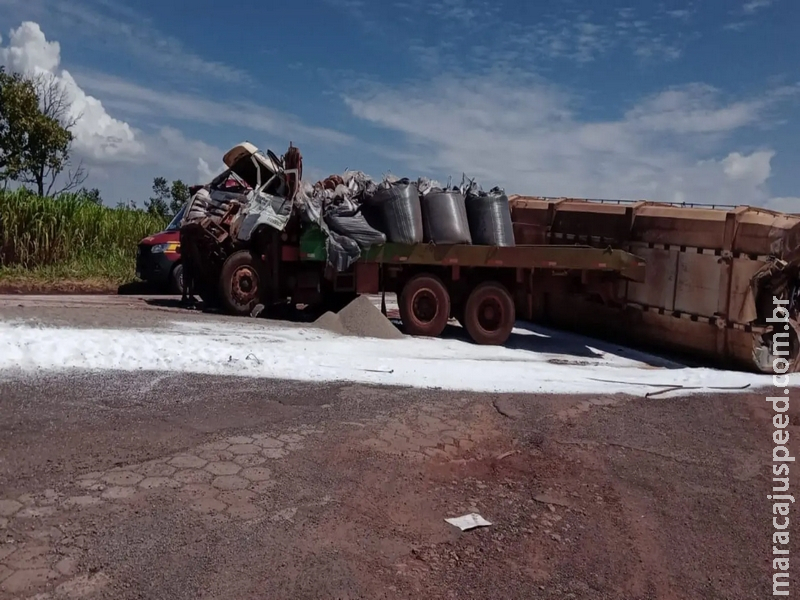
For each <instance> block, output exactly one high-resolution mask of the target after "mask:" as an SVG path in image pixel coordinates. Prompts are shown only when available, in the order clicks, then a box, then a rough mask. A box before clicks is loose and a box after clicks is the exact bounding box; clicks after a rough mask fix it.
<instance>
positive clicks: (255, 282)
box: [219, 250, 261, 316]
mask: <svg viewBox="0 0 800 600" xmlns="http://www.w3.org/2000/svg"><path fill="white" fill-rule="evenodd" d="M219 279H220V288H221V289H220V291H221V292H222V293H221V296H222V304H223V306H224V308H225V309H226V310H227V311H228V312H230V313H233V314H235V315H240V316H247V315H249V314H250V313H251V312H252V310H253V308H254V307H255V305H256V304H258V301H259V300H260V297H261V286H260V283H261V282H260V278H259V275H258V267H257V266H256V261H255V259H254V258H253V256H252V254H250V252H249V251H247V250H240V251H238V252H234V253H233V254H231V255H230V256H229V257H228V258H227V259H226V260H225V263H224V264H223V265H222V272H221V273H220V277H219Z"/></svg>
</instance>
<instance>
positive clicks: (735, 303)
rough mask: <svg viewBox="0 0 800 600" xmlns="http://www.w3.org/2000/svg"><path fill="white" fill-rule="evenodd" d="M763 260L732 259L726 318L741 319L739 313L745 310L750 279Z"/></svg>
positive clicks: (761, 265)
mask: <svg viewBox="0 0 800 600" xmlns="http://www.w3.org/2000/svg"><path fill="white" fill-rule="evenodd" d="M764 264H765V263H764V262H762V261H756V260H748V259H741V258H738V259H733V260H732V273H731V288H730V290H731V291H730V303H729V305H728V306H729V308H728V313H729V314H728V315H726V318H728V319H729V320H731V321H742V317H741V315H742V314H743V312H744V311H745V308H746V307H745V302H746V300H747V298H748V294H749V292H750V281H751V279H752V278H753V275H755V274H756V273H757V272H758V270H759V269H761V267H763V266H764Z"/></svg>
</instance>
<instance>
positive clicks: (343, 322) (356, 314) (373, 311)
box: [314, 296, 404, 340]
mask: <svg viewBox="0 0 800 600" xmlns="http://www.w3.org/2000/svg"><path fill="white" fill-rule="evenodd" d="M314 325H315V326H316V327H320V328H322V329H327V330H328V331H332V332H333V333H338V334H340V335H352V336H358V337H371V338H378V339H381V340H397V339H401V338H403V337H404V336H403V334H402V333H401V332H400V330H399V329H397V327H395V326H394V325H393V324H392V322H391V321H389V319H387V318H386V317H384V316H383V313H382V312H381V311H380V309H379V308H378V307H377V306H375V305H374V304H373V303H372V300H370V299H369V297H368V296H359V297H358V298H356V299H355V300H353V301H352V302H351V303H350V304H348V305H347V306H346V307H344V308H343V309H342V310H340V311H339V313H338V314H333V313H332V312H327V313H325V314H324V315H322V316H321V317H320V318H319V319H317V320H316V321H314Z"/></svg>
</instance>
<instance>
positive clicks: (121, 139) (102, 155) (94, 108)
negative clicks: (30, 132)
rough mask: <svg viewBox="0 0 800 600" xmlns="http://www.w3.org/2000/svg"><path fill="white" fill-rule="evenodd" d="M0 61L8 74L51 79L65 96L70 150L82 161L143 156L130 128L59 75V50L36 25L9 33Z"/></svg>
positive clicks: (62, 73)
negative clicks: (71, 136)
mask: <svg viewBox="0 0 800 600" xmlns="http://www.w3.org/2000/svg"><path fill="white" fill-rule="evenodd" d="M0 61H1V62H2V64H3V65H5V66H6V67H7V68H8V69H9V70H12V71H17V72H21V73H24V74H26V75H46V76H52V77H53V78H54V82H55V83H56V84H57V85H59V86H60V87H61V88H62V89H63V90H64V91H65V92H66V94H67V99H68V101H69V109H68V116H69V117H71V118H73V119H76V122H75V126H74V128H73V129H72V132H73V134H74V136H75V140H74V145H73V148H74V150H75V151H76V153H77V154H79V155H80V156H82V157H85V158H88V159H91V160H95V161H100V162H102V161H106V160H120V159H122V160H129V159H133V158H136V157H139V156H141V155H142V154H144V152H145V148H144V145H143V144H142V143H141V142H140V141H139V140H138V139H137V138H136V134H135V132H134V130H133V128H132V127H131V126H130V125H128V124H127V123H125V122H123V121H119V120H117V119H114V118H113V117H111V116H110V115H109V114H108V113H107V112H106V110H105V108H104V107H103V105H102V103H101V102H100V101H99V100H98V99H97V98H94V97H92V96H89V95H88V94H86V93H85V92H84V91H83V90H82V89H81V88H80V87H79V86H78V84H77V83H75V80H74V79H73V77H72V75H71V74H70V73H69V72H68V71H66V70H61V71H59V66H60V62H61V47H60V45H59V43H58V42H56V41H48V40H47V39H46V37H45V35H44V32H42V30H41V28H40V27H39V25H38V24H37V23H33V22H31V21H25V22H23V23H22V24H21V25H20V26H19V27H18V28H17V29H12V30H11V33H10V36H9V43H8V46H7V47H4V48H2V49H0Z"/></svg>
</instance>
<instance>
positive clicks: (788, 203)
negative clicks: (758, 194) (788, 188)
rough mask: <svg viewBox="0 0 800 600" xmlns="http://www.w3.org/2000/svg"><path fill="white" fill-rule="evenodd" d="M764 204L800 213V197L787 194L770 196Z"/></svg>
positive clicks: (775, 208)
mask: <svg viewBox="0 0 800 600" xmlns="http://www.w3.org/2000/svg"><path fill="white" fill-rule="evenodd" d="M764 206H765V207H766V208H769V209H770V210H775V211H778V212H785V213H790V214H795V215H800V198H793V197H786V196H784V197H777V198H770V199H769V200H767V202H765V203H764Z"/></svg>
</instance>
